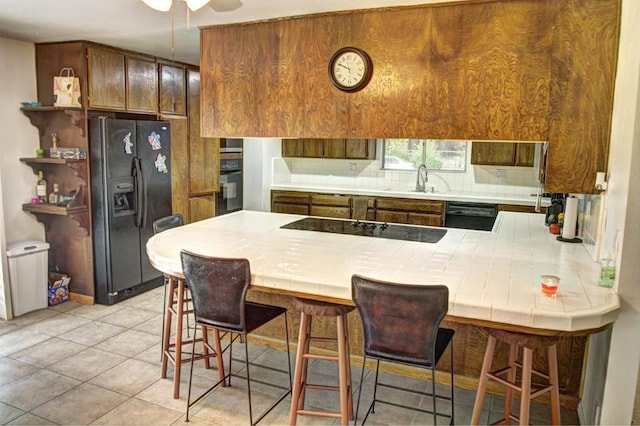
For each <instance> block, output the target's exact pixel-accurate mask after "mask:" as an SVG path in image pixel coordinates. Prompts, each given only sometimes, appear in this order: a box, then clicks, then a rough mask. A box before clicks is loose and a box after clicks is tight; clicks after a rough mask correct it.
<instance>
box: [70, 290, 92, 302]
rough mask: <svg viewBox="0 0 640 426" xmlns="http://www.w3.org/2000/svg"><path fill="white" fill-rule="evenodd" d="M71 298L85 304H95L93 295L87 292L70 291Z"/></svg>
mask: <svg viewBox="0 0 640 426" xmlns="http://www.w3.org/2000/svg"><path fill="white" fill-rule="evenodd" d="M69 300H71V301H72V302H78V303H82V304H83V305H94V304H95V302H94V298H93V296H87V295H86V294H78V293H73V292H69Z"/></svg>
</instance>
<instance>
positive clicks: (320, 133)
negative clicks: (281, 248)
mask: <svg viewBox="0 0 640 426" xmlns="http://www.w3.org/2000/svg"><path fill="white" fill-rule="evenodd" d="M620 7H621V5H620V0H566V1H561V2H558V1H556V0H510V1H478V2H472V3H469V2H465V3H462V4H460V3H455V4H440V5H423V6H418V7H402V8H385V9H371V10H363V11H357V12H349V13H336V14H329V15H314V16H306V17H299V18H291V19H280V20H274V21H265V22H258V23H250V24H238V25H227V26H215V27H205V28H203V29H202V30H201V73H202V97H203V98H202V107H203V111H202V114H203V115H202V130H203V136H208V137H297V138H303V137H312V138H383V137H396V138H397V137H400V138H433V139H463V140H474V139H475V140H480V139H481V140H485V139H486V140H535V141H544V140H549V141H550V144H551V148H550V158H549V161H548V164H549V169H548V173H547V175H548V176H549V181H548V184H547V187H546V189H547V190H548V191H551V192H585V193H588V192H592V191H593V190H594V188H593V186H594V185H593V184H594V182H595V173H596V171H603V170H605V169H606V161H607V155H608V143H609V138H608V137H609V128H610V121H611V110H612V102H613V82H614V78H615V66H616V61H617V45H618V35H619V22H618V21H619V15H620ZM347 45H353V46H356V47H359V48H362V49H364V50H365V51H367V52H368V53H369V55H370V56H371V58H372V61H373V68H374V70H373V77H372V79H371V82H370V83H369V84H368V86H366V87H365V88H364V89H363V90H361V91H359V92H356V93H343V92H340V91H339V90H337V89H336V88H334V87H333V85H332V84H331V83H330V81H329V77H328V70H327V67H328V61H329V58H330V57H331V55H332V54H333V53H334V52H335V51H336V50H337V49H339V48H341V47H343V46H347ZM566 154H568V155H570V158H571V159H575V160H578V161H580V162H581V164H580V165H579V166H578V170H579V171H580V173H578V174H576V173H574V172H573V171H569V172H567V170H566V168H567V167H566V159H565V155H566ZM568 176H570V177H568Z"/></svg>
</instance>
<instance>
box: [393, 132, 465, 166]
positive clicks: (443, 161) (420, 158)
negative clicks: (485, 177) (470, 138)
mask: <svg viewBox="0 0 640 426" xmlns="http://www.w3.org/2000/svg"><path fill="white" fill-rule="evenodd" d="M467 146H468V142H467V141H451V140H435V139H385V140H384V141H383V152H384V157H383V160H382V168H384V169H391V170H417V169H418V167H419V166H420V164H426V166H427V169H429V170H440V171H451V172H464V171H465V169H466V159H467Z"/></svg>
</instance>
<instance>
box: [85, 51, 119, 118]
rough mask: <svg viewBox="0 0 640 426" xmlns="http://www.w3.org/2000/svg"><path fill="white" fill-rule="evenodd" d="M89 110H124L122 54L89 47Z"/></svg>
mask: <svg viewBox="0 0 640 426" xmlns="http://www.w3.org/2000/svg"><path fill="white" fill-rule="evenodd" d="M87 58H88V61H89V67H88V70H89V78H88V82H89V108H108V109H120V110H124V109H126V97H125V96H126V68H125V56H124V54H122V53H119V52H116V51H113V50H106V49H99V48H93V47H90V48H88V49H87Z"/></svg>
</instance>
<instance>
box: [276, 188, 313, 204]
mask: <svg viewBox="0 0 640 426" xmlns="http://www.w3.org/2000/svg"><path fill="white" fill-rule="evenodd" d="M276 203H280V204H304V205H307V206H308V205H309V194H306V193H304V192H280V191H273V192H271V204H276Z"/></svg>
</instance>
